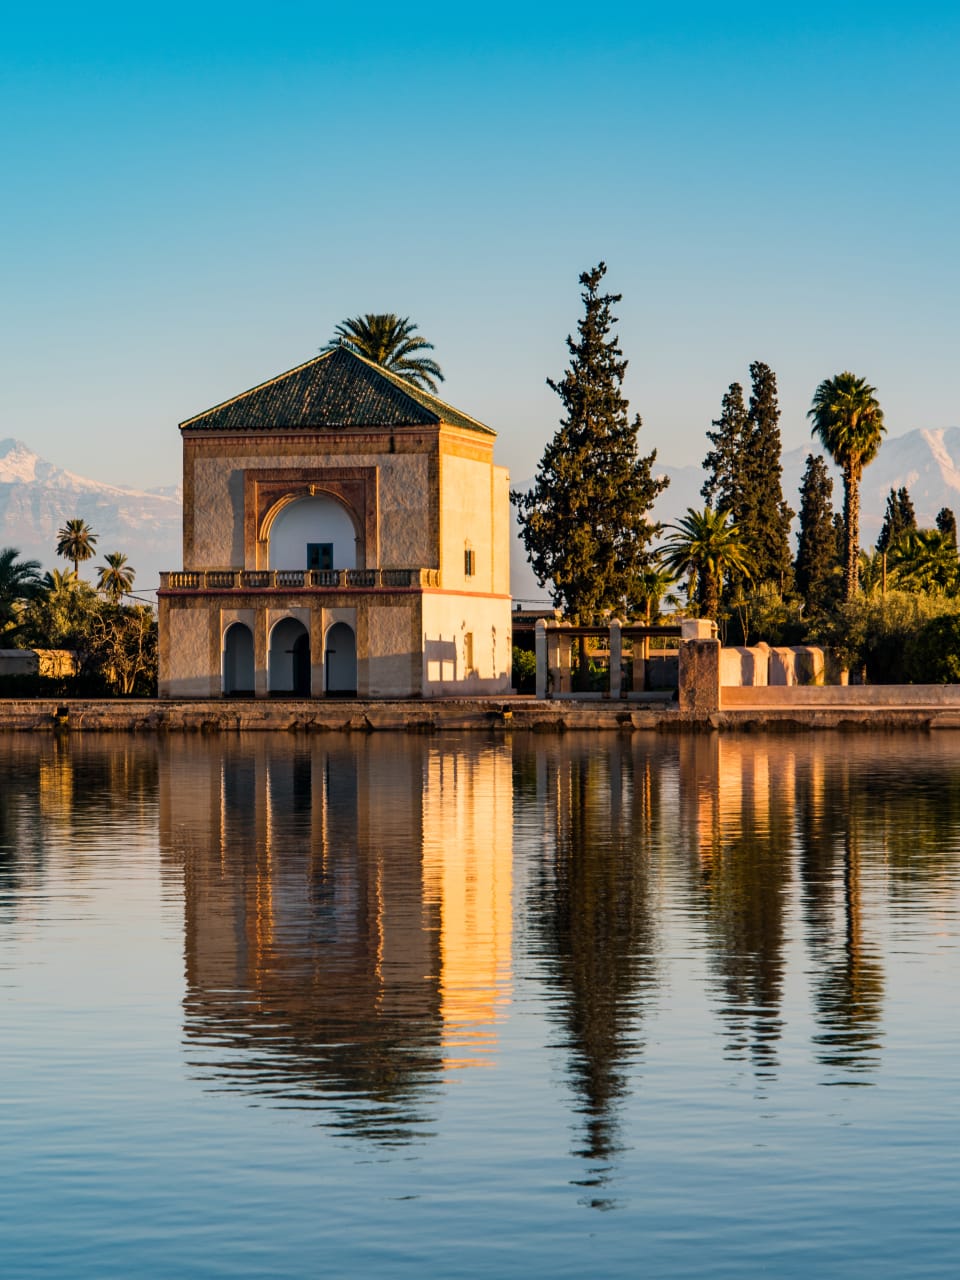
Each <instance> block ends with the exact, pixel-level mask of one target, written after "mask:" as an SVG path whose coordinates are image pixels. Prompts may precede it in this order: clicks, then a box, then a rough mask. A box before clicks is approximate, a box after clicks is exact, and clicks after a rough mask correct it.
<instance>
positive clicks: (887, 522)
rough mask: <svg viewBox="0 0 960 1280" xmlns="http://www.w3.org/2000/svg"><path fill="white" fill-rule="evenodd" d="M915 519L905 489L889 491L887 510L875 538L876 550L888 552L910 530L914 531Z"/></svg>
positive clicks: (911, 504)
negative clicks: (878, 533)
mask: <svg viewBox="0 0 960 1280" xmlns="http://www.w3.org/2000/svg"><path fill="white" fill-rule="evenodd" d="M916 527H917V517H916V513H915V512H914V509H913V503H912V502H911V500H910V494H909V492H908V490H907V489H906V488H901V489H891V490H890V492H889V493H888V494H887V509H886V513H885V514H884V517H883V525H882V526H881V528H880V536H879V537H878V538H877V550H878V551H879V552H881V553H882V552H884V551H889V550H890V548H891V547H893V546H894V545H895V544H896V543H897V542H898V541H899V540H900V538H902V537H903V535H904V534H905V533H907V532H908V531H909V530H911V529H916Z"/></svg>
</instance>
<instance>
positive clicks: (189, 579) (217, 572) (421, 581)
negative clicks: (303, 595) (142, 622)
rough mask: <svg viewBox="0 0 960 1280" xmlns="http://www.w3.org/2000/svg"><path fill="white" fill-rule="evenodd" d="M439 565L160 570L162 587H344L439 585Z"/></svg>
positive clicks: (168, 589) (335, 588) (209, 589)
mask: <svg viewBox="0 0 960 1280" xmlns="http://www.w3.org/2000/svg"><path fill="white" fill-rule="evenodd" d="M439 585H440V571H439V570H438V569H195V570H188V569H178V570H175V571H173V572H171V573H161V575H160V590H161V591H264V590H274V591H289V590H295V591H299V590H303V589H307V590H311V591H324V590H325V591H343V590H344V589H347V590H349V589H350V588H357V587H365V588H367V589H378V588H379V589H380V590H396V589H398V588H404V587H438V586H439Z"/></svg>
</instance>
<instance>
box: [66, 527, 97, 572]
mask: <svg viewBox="0 0 960 1280" xmlns="http://www.w3.org/2000/svg"><path fill="white" fill-rule="evenodd" d="M57 537H58V538H59V539H60V541H59V542H58V543H57V555H58V556H63V558H64V560H72V561H73V572H74V573H79V572H80V561H81V560H92V559H93V548H94V547H95V546H96V544H97V535H96V534H95V533H94V532H93V530H92V529H91V528H90V526H89V525H88V524H87V523H86V522H85V521H84V520H81V519H80V518H79V517H77V518H76V519H75V520H68V521H67V523H66V524H65V525H64V526H63V528H62V529H58V530H57Z"/></svg>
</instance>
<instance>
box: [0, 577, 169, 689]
mask: <svg viewBox="0 0 960 1280" xmlns="http://www.w3.org/2000/svg"><path fill="white" fill-rule="evenodd" d="M13 556H14V558H15V556H16V552H13ZM7 558H8V557H7V556H6V553H4V552H0V569H2V566H3V564H4V562H5V559H7ZM107 562H108V564H107V569H108V570H110V569H112V570H114V571H116V572H117V573H118V574H119V575H120V576H121V577H124V576H126V575H129V578H130V581H132V574H133V570H131V569H129V568H127V567H126V556H123V555H121V554H120V553H119V552H117V553H115V554H114V555H113V556H108V557H107ZM27 563H28V564H30V563H35V562H27ZM37 568H39V566H37ZM101 573H103V570H101ZM0 576H2V575H0ZM110 581H111V582H112V581H114V580H113V579H111V580H110ZM17 619H18V634H17V639H18V642H19V643H20V644H22V645H24V646H26V647H28V648H33V649H65V650H68V651H69V652H70V653H72V654H73V655H74V661H75V664H76V675H73V676H64V677H57V678H56V679H53V678H47V677H39V676H29V677H19V678H16V679H18V680H19V684H18V685H17V688H18V689H19V690H20V691H21V692H23V693H25V692H26V691H27V687H28V685H29V689H30V690H31V691H32V692H33V693H35V694H36V695H43V694H47V695H53V696H66V695H69V694H81V693H82V694H102V693H115V694H141V695H144V696H146V695H149V694H152V693H155V692H156V688H157V621H156V618H155V617H154V614H153V610H152V609H150V608H147V607H146V606H144V605H130V606H126V605H121V604H120V603H118V599H101V598H100V597H98V595H97V593H96V592H95V591H94V590H93V588H92V587H91V586H90V584H89V583H87V582H84V581H82V579H80V578H78V577H77V575H76V573H74V572H72V571H71V572H67V573H61V572H59V571H58V570H53V571H52V572H51V573H48V574H46V575H45V577H44V578H43V581H42V582H41V581H40V580H39V579H36V575H35V573H34V584H33V586H32V587H31V588H30V589H29V591H28V592H27V593H26V594H25V596H24V598H22V599H21V601H20V603H19V606H18V613H17ZM10 679H14V678H13V677H11V678H10ZM8 684H9V681H8ZM10 691H13V689H12V686H11V687H10ZM5 692H7V685H4V686H3V687H0V693H5Z"/></svg>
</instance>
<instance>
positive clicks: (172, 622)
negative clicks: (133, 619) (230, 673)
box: [158, 597, 221, 698]
mask: <svg viewBox="0 0 960 1280" xmlns="http://www.w3.org/2000/svg"><path fill="white" fill-rule="evenodd" d="M158 614H159V628H160V673H159V676H160V678H159V688H160V697H161V698H213V697H218V696H219V695H220V692H221V678H220V626H219V623H220V611H219V608H218V609H217V610H216V611H215V612H213V611H211V610H210V609H209V608H208V607H205V606H204V602H202V601H199V600H195V601H194V600H191V601H190V602H189V607H185V608H172V607H170V604H169V602H168V601H167V600H165V599H163V597H161V598H160V600H159V603H158Z"/></svg>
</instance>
